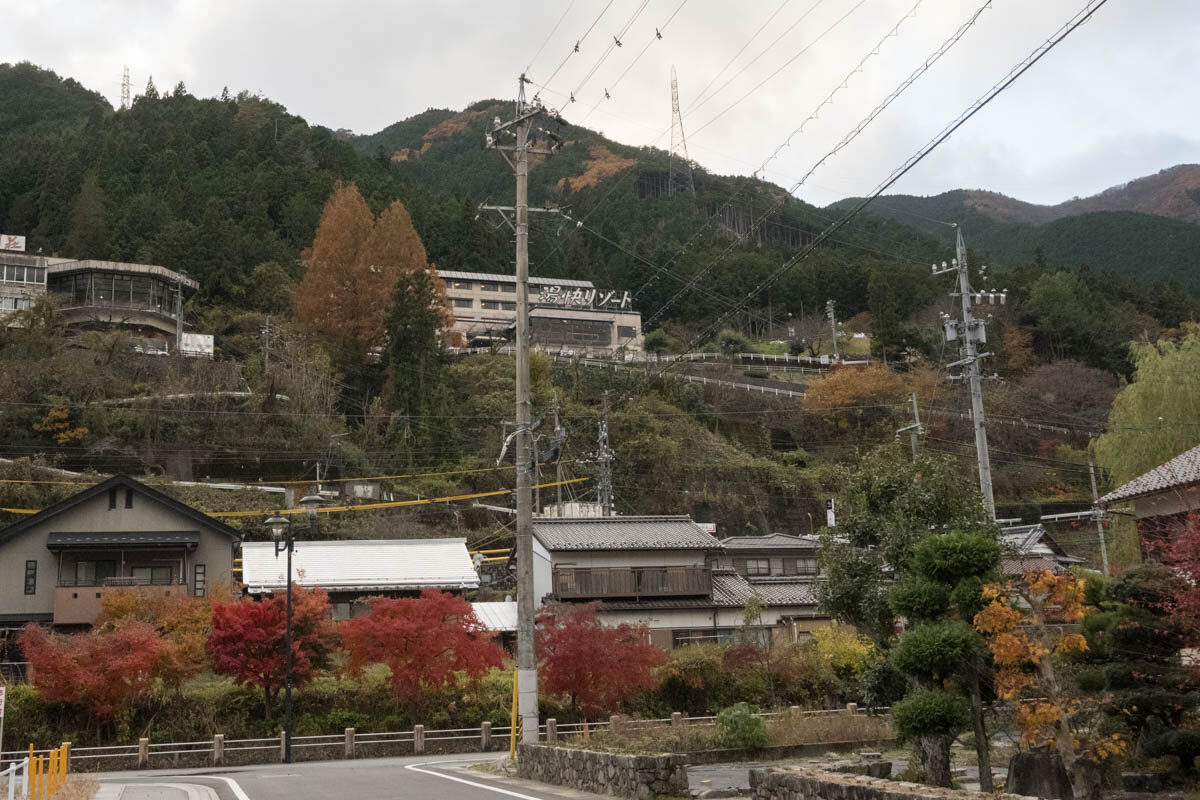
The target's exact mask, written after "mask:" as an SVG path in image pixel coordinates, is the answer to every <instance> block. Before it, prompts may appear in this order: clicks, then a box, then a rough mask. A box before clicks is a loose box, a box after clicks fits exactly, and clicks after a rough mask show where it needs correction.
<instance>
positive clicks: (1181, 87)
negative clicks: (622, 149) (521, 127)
mask: <svg viewBox="0 0 1200 800" xmlns="http://www.w3.org/2000/svg"><path fill="white" fill-rule="evenodd" d="M914 2H916V0H862V1H861V2H859V0H741V2H733V0H684V3H683V6H682V8H681V9H680V10H679V11H678V14H677V16H675V18H674V19H673V20H672V21H671V22H670V24H669V25H666V26H665V30H664V31H663V36H662V38H661V39H658V38H656V37H655V29H656V28H663V27H664V25H665V24H666V22H667V19H668V18H669V17H671V15H672V12H674V11H675V10H676V9H677V8H679V5H680V0H611V2H610V0H575V1H574V2H571V0H558V1H557V2H547V1H544V0H536V1H535V0H530V1H528V2H518V3H516V4H512V3H502V2H480V1H478V0H475V1H469V0H420V2H417V1H416V0H341V1H340V2H331V0H322V1H320V2H318V1H316V0H286V2H285V1H284V0H237V1H236V2H235V0H175V1H172V0H9V2H6V3H5V4H4V6H5V15H4V16H5V21H4V22H5V36H4V41H5V46H4V48H3V51H2V53H3V55H2V56H0V57H3V58H4V59H6V60H29V61H32V62H34V63H36V64H39V65H41V66H44V67H48V68H51V69H54V70H55V71H57V72H58V73H59V74H61V75H64V76H71V77H73V78H75V79H77V80H79V81H80V82H81V83H83V84H84V85H85V86H88V87H89V88H92V89H95V90H97V91H100V92H102V93H103V94H104V95H105V96H107V97H108V98H109V99H110V100H111V101H112V102H113V103H114V105H115V104H116V103H117V101H118V99H119V97H120V79H121V69H122V66H123V65H129V69H130V74H131V76H132V84H133V87H134V92H135V94H136V93H139V92H140V91H141V90H142V89H143V88H144V87H145V85H146V79H147V77H148V76H149V75H151V74H153V76H154V81H155V83H156V84H157V85H158V87H159V88H160V90H161V89H164V88H170V87H171V86H173V85H175V84H176V83H177V82H178V81H181V80H182V81H184V82H185V84H186V85H187V87H188V89H189V90H190V91H191V92H192V93H193V94H197V95H200V96H213V95H217V94H219V93H220V91H221V89H222V87H224V86H228V87H229V89H230V91H231V92H236V91H238V90H240V89H249V90H250V91H252V92H262V93H263V94H264V95H266V96H268V97H270V98H272V99H274V100H276V101H278V102H281V103H283V104H284V105H285V106H287V108H288V109H289V110H290V111H291V112H293V113H296V114H299V115H301V116H303V117H305V118H306V119H307V120H308V121H309V122H310V123H318V124H322V125H327V126H329V127H332V128H340V127H346V128H351V129H353V130H354V131H355V132H357V133H372V132H374V131H377V130H379V129H380V128H383V127H385V126H387V125H388V124H390V123H392V122H394V121H396V120H398V119H402V118H404V117H407V116H410V115H412V114H415V113H418V112H420V111H423V110H425V109H426V108H429V107H437V108H455V109H457V108H462V107H463V106H465V105H467V104H469V103H471V102H472V101H475V100H479V99H482V98H488V97H505V98H508V97H512V96H513V95H514V94H515V88H516V76H517V75H518V74H519V73H520V72H521V71H522V70H523V69H524V68H526V66H529V67H530V69H529V74H530V76H531V77H532V78H533V79H534V80H535V81H537V82H538V83H545V85H546V89H545V90H543V91H542V97H543V99H544V100H545V101H546V102H547V104H548V105H553V106H557V107H560V108H562V109H563V112H564V116H566V117H567V119H569V120H571V121H573V122H578V121H581V120H584V118H585V117H586V122H585V124H586V125H588V126H589V127H594V128H596V129H599V130H601V131H603V132H604V133H605V134H606V135H608V136H610V137H612V138H615V139H617V140H619V141H622V142H626V143H629V144H657V145H659V146H662V147H666V146H668V144H669V141H670V137H669V128H670V108H671V106H670V69H671V66H672V65H675V67H676V69H677V72H678V76H679V93H680V100H681V103H682V106H683V108H684V110H685V116H684V119H683V125H684V131H685V133H686V134H687V136H688V141H687V143H688V147H689V150H690V155H691V157H692V158H693V159H694V160H696V161H698V162H700V163H701V164H703V165H704V166H705V167H706V168H708V169H710V170H712V171H714V172H719V173H742V174H748V173H751V172H754V171H755V170H756V169H757V168H758V167H760V166H761V165H762V164H763V163H764V162H766V161H767V160H768V158H769V157H770V156H771V154H772V153H773V152H774V151H775V150H776V148H777V147H779V145H780V144H781V143H782V142H783V141H784V140H785V139H786V138H787V136H788V134H789V133H791V132H792V131H793V130H795V129H796V128H798V127H799V126H800V125H801V124H802V123H805V120H806V119H807V118H808V117H809V116H810V115H811V114H812V112H813V111H814V110H815V109H816V108H817V107H818V105H819V104H820V103H821V102H822V100H824V99H825V98H826V97H827V96H829V95H830V93H831V92H834V90H835V89H837V90H838V91H837V92H836V93H835V94H834V101H833V104H832V105H828V106H825V107H824V109H823V110H822V112H821V114H820V116H819V118H817V119H815V120H813V121H810V122H807V123H805V124H804V129H803V131H802V132H801V133H799V134H798V135H796V136H795V137H794V138H793V139H792V142H791V145H790V146H789V147H788V148H785V149H784V150H783V151H781V152H780V154H779V156H778V157H776V158H774V159H773V160H771V161H769V163H768V164H767V168H766V171H765V177H767V178H768V179H770V180H772V181H775V182H777V183H780V184H782V185H784V186H791V185H792V184H793V183H795V182H796V181H797V180H798V179H799V177H800V176H801V175H803V174H804V173H805V172H807V171H808V169H809V167H811V166H812V165H813V164H814V163H815V162H816V161H817V159H819V158H820V157H821V156H822V155H823V154H824V153H825V152H826V151H827V150H828V149H829V148H830V147H831V146H832V145H833V144H834V143H836V142H837V141H839V140H840V139H841V138H842V137H843V136H844V135H845V134H846V133H847V132H848V131H849V130H850V129H851V128H853V127H854V126H855V125H856V124H857V123H858V121H859V120H860V119H862V118H863V117H864V116H865V115H866V114H867V113H868V112H869V111H870V110H871V109H872V108H873V107H874V106H875V105H876V104H877V103H879V102H880V100H882V99H883V98H884V97H885V96H887V95H888V93H889V92H891V90H892V89H893V88H895V87H896V85H898V84H899V83H900V81H901V80H903V79H904V78H905V77H906V76H907V75H908V74H909V73H911V72H912V71H913V70H914V69H915V68H916V67H917V66H918V65H920V64H921V63H922V62H923V61H924V60H925V58H926V57H927V56H928V55H929V54H931V53H932V52H933V51H934V50H935V49H936V48H937V47H938V46H939V45H940V44H941V43H942V42H943V41H945V40H946V38H947V37H949V36H950V34H951V33H953V32H954V30H955V29H957V28H958V27H959V26H960V25H961V24H963V22H965V21H966V20H967V19H968V18H969V17H970V16H971V15H972V14H973V13H974V12H975V10H976V9H977V8H978V7H979V6H980V4H981V2H982V0H922V2H920V3H919V4H918V5H917V7H916V10H915V11H914V12H913V13H912V15H911V16H909V17H907V18H906V19H904V21H903V23H902V24H900V26H899V29H898V35H897V36H895V37H894V38H889V39H887V40H886V41H885V42H884V44H883V45H882V47H881V48H880V49H879V52H878V54H877V55H873V56H871V57H870V58H868V59H867V60H866V62H865V63H864V65H863V68H862V70H861V72H856V73H854V74H853V75H852V76H851V77H850V78H849V80H848V81H846V82H845V85H844V88H839V87H841V86H842V84H843V79H844V78H845V77H846V75H847V73H848V72H850V71H851V69H852V68H853V67H854V66H855V65H856V64H857V63H858V62H859V61H860V60H861V59H862V58H863V57H864V56H865V55H867V54H868V53H869V52H871V51H872V49H873V48H874V46H875V44H876V43H877V42H879V40H880V39H881V37H883V36H884V35H885V34H886V33H887V32H888V31H889V30H891V29H892V28H893V27H894V26H895V25H896V24H897V22H899V21H900V20H901V19H902V18H904V17H905V16H906V14H908V12H909V11H910V10H911V9H912V7H913V5H914ZM1083 4H1084V0H995V2H993V3H992V4H991V6H990V7H989V9H988V10H986V11H984V12H983V14H982V15H981V16H980V17H979V20H978V22H977V23H976V24H975V26H974V27H973V28H972V29H971V30H969V31H968V33H967V34H966V35H965V36H964V37H963V38H962V40H961V41H960V42H959V43H958V44H957V45H956V46H955V47H954V48H953V49H952V50H950V51H949V53H948V54H947V55H946V56H945V57H944V58H943V59H942V60H941V61H940V62H938V63H937V64H936V65H935V66H934V67H933V68H932V69H930V70H929V71H928V73H926V74H925V75H924V76H923V77H922V78H921V79H920V80H919V81H917V83H915V84H914V85H913V87H912V88H911V89H909V90H908V91H907V92H906V93H905V94H904V95H903V96H902V97H901V98H900V99H899V100H898V101H897V102H896V103H894V104H893V105H892V106H891V107H889V108H888V109H887V110H886V111H884V112H883V113H882V114H881V115H880V116H879V117H878V118H877V119H876V120H875V121H874V122H873V123H872V124H871V125H870V126H869V127H868V128H867V129H866V131H865V132H864V133H863V134H862V135H861V136H859V137H858V138H857V139H856V140H855V141H854V142H853V144H851V145H850V146H849V147H847V148H846V149H844V150H843V151H842V152H841V153H839V154H838V155H837V156H835V157H834V158H832V159H831V160H830V161H829V162H828V163H827V164H825V165H823V166H822V167H821V168H820V169H818V170H817V171H816V172H815V173H814V174H813V176H812V178H811V179H809V181H808V182H807V183H806V184H805V185H804V186H803V187H801V188H800V189H799V190H798V191H797V194H798V195H800V196H801V197H803V198H805V199H806V200H809V201H810V202H814V203H818V204H825V203H828V202H831V201H832V200H835V199H838V198H840V197H844V196H847V195H858V194H863V193H865V192H867V191H869V190H871V189H872V188H873V187H874V186H875V185H876V184H878V183H879V182H880V181H881V180H882V179H883V178H884V177H885V176H886V175H887V174H888V173H889V172H891V170H892V169H893V168H894V167H896V166H897V165H899V164H900V163H901V162H902V161H903V160H904V159H905V158H907V157H908V155H910V154H911V153H912V152H913V151H914V150H916V149H917V148H918V147H919V146H920V145H921V144H923V143H924V142H925V141H927V140H928V139H930V138H931V137H932V136H933V135H934V134H935V133H937V132H938V131H939V130H940V129H941V128H942V127H943V126H944V125H945V124H946V123H947V122H949V121H950V120H951V119H953V118H954V117H956V116H957V115H958V114H959V113H960V112H961V111H962V110H963V109H964V108H965V107H966V106H967V105H968V104H969V103H970V102H972V101H973V100H974V99H975V98H976V97H978V96H979V95H981V94H982V93H983V92H985V91H986V90H987V89H988V88H989V87H990V86H991V85H992V84H994V83H995V82H996V81H998V80H999V79H1000V78H1001V77H1003V76H1004V75H1005V74H1006V73H1007V72H1008V71H1009V69H1010V68H1011V67H1012V66H1014V65H1015V64H1016V63H1017V62H1019V61H1020V60H1022V59H1023V58H1024V57H1025V56H1026V55H1027V54H1028V53H1029V52H1030V51H1031V50H1032V49H1033V48H1034V47H1035V46H1036V45H1037V44H1039V43H1040V42H1042V41H1044V40H1045V39H1046V38H1047V37H1048V36H1050V35H1051V34H1052V33H1053V32H1054V31H1056V30H1057V29H1058V28H1059V27H1060V26H1061V25H1062V24H1063V23H1064V22H1065V21H1066V20H1067V19H1068V18H1070V17H1071V16H1073V15H1074V14H1075V12H1076V11H1078V10H1079V9H1080V8H1081V7H1082V6H1083ZM606 6H607V10H606V11H604V9H605V7H606ZM602 11H603V13H601V12H602ZM639 11H640V13H639ZM597 20H598V21H597ZM768 20H769V22H768ZM560 21H561V24H558V23H559V22H560ZM593 22H595V25H594V27H593V28H592V30H591V33H590V34H589V35H588V36H587V37H586V38H585V39H584V40H583V42H582V44H581V45H580V50H579V52H578V53H574V52H573V48H574V45H575V42H576V41H577V40H579V39H580V38H581V37H583V36H584V33H585V31H587V29H588V28H589V26H592V24H593ZM556 24H558V27H557V30H554V32H553V34H551V31H552V30H553V29H554V28H555V26H556ZM764 25H765V27H764ZM626 27H628V29H627V31H626V33H625V34H624V35H623V36H622V37H621V40H622V47H620V48H616V47H613V48H611V50H610V52H609V53H608V55H607V57H604V56H605V51H606V49H608V43H609V42H611V41H612V40H613V37H614V35H615V34H617V33H618V32H619V31H621V30H622V29H624V28H626ZM760 29H761V32H760V33H758V34H757V36H756V37H755V34H756V32H759V31H760ZM752 37H755V38H752ZM1197 41H1200V2H1195V0H1110V2H1108V4H1107V5H1105V6H1104V7H1103V8H1101V9H1100V10H1099V11H1098V12H1096V14H1095V16H1094V17H1093V18H1092V20H1091V21H1090V22H1088V23H1087V24H1085V25H1083V26H1082V27H1080V28H1079V29H1078V30H1077V31H1076V32H1075V33H1073V34H1072V35H1071V36H1070V37H1068V38H1067V39H1066V41H1064V42H1063V43H1062V44H1061V45H1059V46H1058V47H1057V48H1056V49H1055V50H1054V51H1052V52H1051V53H1050V54H1049V55H1048V56H1046V58H1044V59H1042V61H1040V62H1039V63H1038V64H1037V65H1035V66H1034V68H1033V69H1032V70H1030V71H1029V72H1028V73H1026V75H1025V76H1023V77H1022V78H1021V79H1019V80H1018V82H1017V83H1016V84H1014V85H1013V86H1012V87H1011V88H1009V89H1008V90H1007V91H1005V92H1004V93H1003V94H1002V95H1001V96H1000V97H999V98H998V99H997V100H996V101H994V102H993V103H992V104H991V105H990V106H988V107H987V108H986V109H984V111H983V112H981V113H980V114H978V115H976V117H975V118H974V119H973V120H971V121H970V122H968V123H967V125H966V126H964V127H963V128H962V129H960V131H959V132H958V133H956V134H955V135H954V136H953V137H952V138H951V139H950V140H949V141H948V142H946V143H945V144H944V145H942V146H941V147H940V148H939V149H938V150H936V151H935V152H934V154H933V155H932V156H931V157H930V158H928V159H927V160H926V161H925V162H923V163H922V164H921V165H919V166H918V167H917V168H916V169H915V170H914V171H913V172H911V173H910V174H909V175H908V176H906V177H905V178H904V179H903V180H902V181H901V182H900V183H899V184H897V186H896V187H895V188H894V189H893V190H892V191H894V192H905V193H913V194H936V193H938V192H942V191H946V190H948V189H955V188H985V189H991V190H995V191H999V192H1003V193H1005V194H1008V195H1012V196H1015V197H1018V198H1020V199H1023V200H1029V201H1032V202H1040V203H1055V202H1059V201H1062V200H1065V199H1069V198H1071V197H1073V196H1085V195H1088V194H1093V193H1095V192H1098V191H1100V190H1102V189H1105V188H1107V187H1109V186H1112V185H1114V184H1118V183H1121V182H1124V181H1127V180H1130V179H1132V178H1136V177H1139V176H1142V175H1146V174H1149V173H1153V172H1156V171H1158V170H1160V169H1163V168H1166V167H1169V166H1172V165H1174V164H1178V163H1181V162H1197V161H1200V81H1197V80H1196V44H1195V43H1196V42H1197ZM543 42H546V44H545V48H544V49H543V50H542V51H541V53H540V55H537V57H536V58H535V57H534V56H535V53H537V51H538V48H539V47H540V46H541V45H542V43H543ZM647 44H649V47H646V46H647ZM743 47H744V49H743ZM643 48H645V52H644V55H642V57H641V58H640V60H638V61H637V63H636V64H634V65H633V66H632V68H629V67H630V65H631V64H632V63H633V61H634V59H635V57H637V55H638V54H639V52H642V50H643ZM739 51H741V55H740V56H738V57H737V58H736V59H735V58H734V57H735V55H736V54H738V52H739ZM602 57H603V60H601V59H602ZM531 60H532V64H531V65H530V62H531ZM731 60H732V66H730V67H729V68H728V69H726V70H725V71H724V72H723V73H722V70H723V69H724V68H725V67H726V66H727V65H729V64H730V63H731ZM789 61H790V64H788V65H787V66H784V65H785V63H786V62H789ZM560 63H561V64H562V65H563V66H562V68H561V70H559V71H558V73H557V75H554V73H555V70H556V68H557V67H558V66H559V65H560ZM627 69H628V72H627V73H626V74H625V76H624V78H623V79H622V80H620V82H619V83H618V77H619V76H620V75H621V74H622V73H623V72H625V71H626V70H627ZM593 70H594V72H593ZM777 70H778V72H777ZM589 72H592V73H593V74H592V75H591V77H590V78H589V77H587V76H588V73H589ZM776 72H777V74H775V75H774V77H770V76H771V75H772V73H776ZM552 75H553V79H551V76H552ZM714 79H717V80H716V81H715V82H714V83H712V84H711V88H710V89H709V90H708V93H707V94H706V95H705V96H700V93H701V91H702V90H703V89H704V87H705V86H706V85H709V84H710V82H711V81H713V80H714ZM731 79H732V80H731ZM764 81H765V82H764ZM760 83H761V86H759V84H760ZM755 87H759V88H757V89H756V88H755ZM606 88H607V89H609V93H610V95H611V99H609V100H602V98H603V95H604V91H605V89H606ZM718 90H719V91H718ZM531 91H533V89H531ZM570 92H574V94H575V96H576V102H575V103H574V104H571V103H570V102H569V101H568V100H567V97H566V96H567V94H568V93H570ZM741 98H744V99H741ZM739 100H740V102H738V101H739ZM735 103H736V105H734V104H735ZM597 104H598V107H597V108H596V109H595V110H591V107H592V106H595V105H597ZM730 106H733V107H732V108H730ZM722 112H724V113H722ZM710 120H712V122H711V124H709V123H710Z"/></svg>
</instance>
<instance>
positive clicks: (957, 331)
mask: <svg viewBox="0 0 1200 800" xmlns="http://www.w3.org/2000/svg"><path fill="white" fill-rule="evenodd" d="M954 227H955V231H956V234H957V238H956V240H955V253H956V257H955V259H954V261H953V263H952V264H951V265H950V266H946V262H944V261H943V262H942V268H941V269H940V270H939V269H938V266H937V264H934V265H933V274H934V275H943V274H945V273H947V272H957V273H958V291H957V292H951V293H950V296H951V297H954V296H956V295H957V296H958V298H959V300H960V301H961V306H962V321H961V322H959V321H958V320H953V319H950V318H949V316H947V315H943V316H942V325H943V328H944V329H945V333H946V341H948V342H952V341H956V340H961V341H962V345H961V347H962V350H961V352H962V355H963V357H962V358H961V359H960V360H958V361H955V362H953V363H951V364H948V365H947V366H948V367H950V368H953V367H965V368H966V374H965V375H952V376H951V380H962V379H963V378H966V380H967V385H968V389H969V391H970V394H971V420H972V422H973V423H974V427H975V456H976V458H977V459H978V461H979V491H980V493H981V494H982V495H983V506H984V508H985V509H987V512H988V514H990V515H991V516H992V517H995V516H996V499H995V496H994V495H993V494H992V462H991V459H990V457H989V456H988V440H987V422H986V421H985V419H984V415H983V385H982V376H981V375H980V374H979V361H980V359H983V358H987V357H988V356H990V355H991V353H980V352H979V350H978V348H977V347H976V345H977V344H986V343H987V329H986V328H985V327H984V321H983V320H979V319H976V318H975V316H974V315H973V314H972V313H971V301H972V293H971V276H970V274H969V272H968V264H967V246H966V245H965V244H964V243H963V235H962V228H960V227H959V226H958V225H957V224H956V225H955V226H954ZM983 269H986V268H981V269H980V271H981V272H982V271H983ZM1005 291H1007V290H1005ZM985 296H986V297H987V298H988V302H989V303H995V302H996V300H997V298H999V300H1000V303H1001V304H1002V305H1003V304H1004V302H1005V300H1006V295H1005V294H1004V293H997V292H996V290H994V289H993V290H992V291H990V292H986V293H985V292H978V293H976V294H975V295H974V297H975V302H976V303H980V302H982V301H983V298H984V297H985Z"/></svg>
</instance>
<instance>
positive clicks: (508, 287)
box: [500, 283, 517, 294]
mask: <svg viewBox="0 0 1200 800" xmlns="http://www.w3.org/2000/svg"><path fill="white" fill-rule="evenodd" d="M500 291H502V292H505V293H507V294H516V293H517V285H516V284H515V283H502V284H500Z"/></svg>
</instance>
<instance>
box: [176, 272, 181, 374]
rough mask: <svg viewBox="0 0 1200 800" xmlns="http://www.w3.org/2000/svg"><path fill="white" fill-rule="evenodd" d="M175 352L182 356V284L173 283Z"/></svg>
mask: <svg viewBox="0 0 1200 800" xmlns="http://www.w3.org/2000/svg"><path fill="white" fill-rule="evenodd" d="M175 352H176V353H177V354H178V355H179V357H180V358H183V286H182V284H178V283H177V284H175Z"/></svg>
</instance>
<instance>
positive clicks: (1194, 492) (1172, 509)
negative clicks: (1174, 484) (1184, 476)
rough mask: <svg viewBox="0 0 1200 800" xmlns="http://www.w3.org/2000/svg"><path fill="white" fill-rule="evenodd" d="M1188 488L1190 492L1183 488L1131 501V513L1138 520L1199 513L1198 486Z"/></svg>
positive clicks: (1199, 492)
mask: <svg viewBox="0 0 1200 800" xmlns="http://www.w3.org/2000/svg"><path fill="white" fill-rule="evenodd" d="M1190 488H1191V491H1189V490H1188V489H1187V488H1185V489H1183V490H1182V491H1169V492H1162V493H1160V494H1152V495H1148V496H1146V497H1140V498H1138V499H1137V500H1134V501H1133V511H1134V513H1135V514H1136V515H1137V517H1138V519H1141V518H1142V517H1162V516H1167V515H1169V514H1182V513H1184V512H1187V511H1200V486H1195V487H1190Z"/></svg>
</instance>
